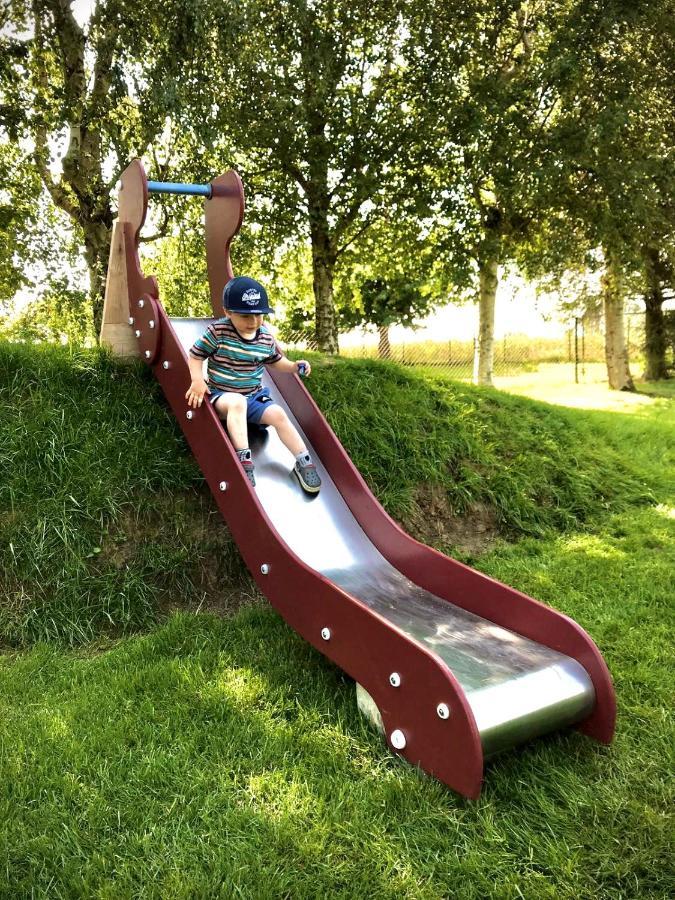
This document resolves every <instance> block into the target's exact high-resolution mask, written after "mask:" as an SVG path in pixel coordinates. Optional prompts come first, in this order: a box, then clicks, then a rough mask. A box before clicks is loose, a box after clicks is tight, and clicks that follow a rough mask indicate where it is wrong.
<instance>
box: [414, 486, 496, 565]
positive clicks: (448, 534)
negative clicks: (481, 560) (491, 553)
mask: <svg viewBox="0 0 675 900" xmlns="http://www.w3.org/2000/svg"><path fill="white" fill-rule="evenodd" d="M402 525H403V527H404V528H405V530H406V531H407V532H408V533H409V534H410V535H411V536H412V537H414V538H415V539H416V540H418V541H421V542H422V543H423V544H429V545H430V546H432V547H436V548H438V549H441V550H447V549H448V548H453V547H454V548H456V549H457V550H459V551H461V552H462V553H464V554H467V555H469V556H478V555H480V554H481V553H485V552H486V551H487V550H489V549H490V548H491V547H492V546H493V545H494V543H495V541H496V540H497V538H498V537H500V533H499V525H498V523H497V516H496V513H495V511H494V510H493V509H491V508H490V507H489V506H486V505H485V504H483V503H474V504H472V505H471V506H470V507H469V509H468V510H467V512H465V513H463V514H462V515H458V514H457V513H455V512H453V510H452V508H451V506H450V504H449V502H448V497H447V494H446V492H445V491H444V490H443V488H442V487H440V486H439V485H431V484H422V485H420V486H419V487H418V488H417V489H416V491H415V494H414V511H413V512H412V513H411V515H410V516H407V517H406V518H405V520H404V521H403V522H402Z"/></svg>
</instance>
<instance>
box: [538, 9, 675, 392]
mask: <svg viewBox="0 0 675 900" xmlns="http://www.w3.org/2000/svg"><path fill="white" fill-rule="evenodd" d="M674 12H675V8H674V7H673V4H672V2H671V0H653V2H614V3H610V4H606V3H600V2H598V3H581V2H579V3H572V4H569V10H568V16H567V19H566V27H565V28H564V29H561V30H560V33H559V35H558V39H557V41H556V44H555V47H554V50H555V57H554V59H555V63H556V67H555V70H554V74H555V76H556V82H555V86H556V90H557V92H558V94H559V97H560V103H559V108H558V110H557V113H556V119H555V127H554V129H553V144H552V149H553V152H554V156H555V159H556V161H557V166H558V169H559V172H560V176H561V177H560V178H559V179H558V180H557V182H556V183H555V184H554V185H553V190H554V191H555V197H554V198H553V199H554V202H556V203H557V205H558V209H559V213H560V215H559V217H558V221H559V222H560V223H562V230H565V231H566V232H567V234H568V235H569V234H572V235H574V237H575V239H576V245H575V246H574V245H572V246H570V245H569V244H568V245H567V246H566V248H565V250H566V251H569V255H567V253H562V254H561V253H559V254H558V262H559V263H560V262H562V264H563V265H564V264H566V263H567V262H568V261H570V260H572V259H573V258H574V257H575V258H576V259H577V260H578V259H579V258H580V256H581V255H582V254H583V253H584V251H587V250H589V249H600V250H601V251H602V257H603V259H604V265H605V273H604V277H603V286H604V289H603V300H604V308H605V320H606V336H607V345H606V356H607V365H608V375H609V381H610V386H612V387H616V388H623V389H630V387H631V386H632V379H631V375H630V372H629V370H628V364H627V359H626V353H625V345H624V342H623V336H622V328H621V318H622V312H623V303H624V298H625V296H626V294H627V285H628V284H630V283H632V282H633V281H634V276H635V274H639V276H640V281H641V288H639V290H640V291H641V292H642V294H643V296H644V298H645V305H646V315H647V319H646V332H647V374H648V376H649V377H650V378H655V377H662V375H663V374H665V344H664V340H663V330H662V315H661V306H662V303H663V287H664V285H665V284H667V283H668V282H669V281H670V282H671V283H672V278H673V260H674V259H675V256H674V254H673V249H674V248H673V238H672V235H673V231H674V226H675V204H674V203H673V193H674V188H675V180H674V172H675V168H674V165H673V163H674V162H675V159H674V157H675V151H674V148H673V140H672V135H673V133H674V132H675V102H674V101H675V90H674V87H673V79H672V58H673V52H674V51H675V39H674V38H675V35H674V32H673V25H672V23H673V13H674ZM548 243H549V246H550V241H549V242H548ZM544 259H546V253H544V254H543V256H542V257H540V259H539V260H536V258H535V259H534V262H535V266H537V265H538V266H539V267H541V264H542V260H544Z"/></svg>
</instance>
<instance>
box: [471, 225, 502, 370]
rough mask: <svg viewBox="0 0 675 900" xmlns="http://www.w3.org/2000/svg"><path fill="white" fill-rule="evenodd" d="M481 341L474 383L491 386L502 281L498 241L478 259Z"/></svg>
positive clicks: (477, 349)
mask: <svg viewBox="0 0 675 900" xmlns="http://www.w3.org/2000/svg"><path fill="white" fill-rule="evenodd" d="M478 273H479V297H478V340H477V342H476V349H475V351H474V358H473V383H474V384H492V370H493V366H494V343H495V300H496V297H497V284H498V282H499V251H498V249H497V244H496V242H490V243H489V244H488V245H487V246H486V247H484V248H483V250H482V252H481V254H480V256H479V259H478Z"/></svg>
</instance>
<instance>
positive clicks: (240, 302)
mask: <svg viewBox="0 0 675 900" xmlns="http://www.w3.org/2000/svg"><path fill="white" fill-rule="evenodd" d="M223 306H224V307H225V309H229V310H230V311H231V312H236V313H243V314H244V315H246V314H247V313H250V314H253V313H273V312H274V310H273V309H272V307H271V306H270V302H269V300H268V298H267V291H266V290H265V288H264V287H263V286H262V284H260V282H259V281H256V280H255V278H248V277H247V276H246V275H238V276H237V277H236V278H232V279H231V280H230V281H228V282H227V284H226V285H225V287H224V288H223Z"/></svg>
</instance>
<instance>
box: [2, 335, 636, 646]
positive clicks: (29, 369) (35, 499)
mask: <svg viewBox="0 0 675 900" xmlns="http://www.w3.org/2000/svg"><path fill="white" fill-rule="evenodd" d="M315 373H316V374H315V375H314V376H313V377H312V379H311V381H310V385H311V387H312V390H313V392H314V394H315V396H316V398H317V400H318V402H319V405H320V406H321V408H322V409H323V410H325V412H326V415H327V417H328V419H329V421H330V422H331V424H332V425H333V427H334V428H335V430H336V432H337V434H338V436H339V437H340V439H341V440H342V441H343V443H344V445H345V446H346V447H347V449H348V450H349V452H350V454H351V456H352V458H353V460H354V462H355V463H356V465H357V467H358V468H359V469H360V471H361V472H362V473H363V475H364V477H365V478H366V480H367V481H368V482H369V484H370V485H371V486H372V488H373V490H374V491H375V493H376V495H377V496H378V497H379V498H380V500H381V502H382V503H383V504H384V506H385V507H386V508H387V510H388V511H389V512H390V514H391V515H393V516H394V517H395V518H397V519H399V520H402V521H403V522H404V523H408V522H410V521H411V520H412V521H416V522H424V521H428V520H429V519H430V518H433V517H434V516H439V515H440V516H443V515H449V516H455V517H457V516H458V517H462V516H470V515H471V513H472V511H473V510H474V509H475V508H476V507H477V506H480V507H481V508H483V509H488V510H489V513H490V517H491V519H492V520H493V521H494V523H495V527H496V529H497V530H498V531H499V532H500V533H502V534H504V535H508V536H510V537H517V536H522V535H527V534H530V535H539V536H541V535H544V534H546V533H547V531H550V530H551V529H555V530H561V529H569V528H575V527H578V526H579V525H580V524H584V523H588V522H590V521H591V520H593V519H594V517H597V516H599V515H603V514H605V513H606V512H607V510H608V509H613V510H618V509H626V508H628V507H629V506H631V505H633V504H640V503H644V502H650V501H651V499H652V495H651V491H650V489H649V488H648V486H647V484H646V478H647V476H648V474H649V473H648V472H646V471H645V470H644V468H643V467H642V464H641V462H640V461H639V460H636V459H635V457H634V455H633V454H630V455H627V454H626V453H625V452H624V448H623V445H617V446H616V447H614V446H609V445H608V443H607V441H601V442H598V441H596V440H595V439H594V437H593V434H592V430H591V429H590V426H589V425H588V424H587V423H586V422H585V421H584V420H583V419H581V418H580V417H579V416H578V415H577V416H575V415H574V414H573V413H569V412H566V411H564V410H559V409H555V408H552V407H547V406H545V405H544V404H537V403H533V402H532V401H528V400H525V399H522V398H518V397H510V396H508V395H503V394H499V393H498V392H496V391H491V390H482V391H479V390H476V389H472V388H469V387H466V386H465V385H459V384H455V383H451V382H450V383H443V382H442V381H440V380H430V379H428V378H424V377H420V376H415V375H414V374H411V373H409V372H406V371H404V370H402V369H400V368H398V367H396V366H382V365H381V364H377V363H372V362H359V361H349V362H347V361H338V362H337V363H336V364H334V365H323V366H322V365H317V366H316V368H315ZM345 398H349V402H348V403H346V402H345ZM0 458H2V459H3V460H4V461H5V474H4V476H3V478H2V481H1V482H0V514H1V518H0V563H1V564H2V572H3V574H2V576H1V578H0V589H1V590H2V593H3V596H4V602H3V604H2V606H1V607H0V641H3V642H4V643H5V645H7V646H20V645H25V644H29V643H30V642H31V641H35V640H55V639H58V640H61V641H64V642H67V643H70V644H73V645H74V644H77V643H80V642H82V641H88V640H92V639H93V638H95V637H96V636H100V635H102V634H113V635H116V634H123V633H131V632H133V631H134V630H136V629H138V628H143V627H147V626H148V625H149V624H150V623H151V622H153V621H157V619H158V616H160V615H161V613H162V612H163V611H164V610H166V609H167V608H173V607H175V606H176V604H177V603H179V604H181V605H182V606H183V608H186V607H187V608H197V607H201V606H203V605H206V606H207V607H209V606H218V605H219V604H220V603H222V600H220V599H219V598H220V597H222V595H223V594H224V593H227V594H230V595H231V598H230V600H229V606H230V607H231V608H232V607H236V606H237V605H239V603H240V602H241V599H242V598H244V599H246V598H248V597H250V596H251V594H252V593H253V588H252V585H251V582H250V580H249V578H248V576H247V574H246V572H245V570H244V568H243V565H242V563H241V560H240V558H239V555H238V553H237V552H236V550H235V549H234V547H233V546H232V544H231V542H230V538H229V535H228V533H227V531H226V529H225V528H224V526H222V525H221V523H220V519H219V517H218V515H217V514H216V513H215V511H214V505H213V503H212V502H211V501H210V499H209V497H208V495H207V492H206V490H205V489H204V488H203V486H202V480H201V476H200V473H199V471H198V469H197V467H196V465H195V463H194V462H193V460H192V458H191V457H190V455H189V454H188V453H186V452H185V447H184V443H183V439H182V436H181V434H180V432H179V429H178V426H177V424H176V423H175V422H174V421H173V419H172V417H171V415H170V413H169V412H168V411H167V410H166V408H165V406H164V405H163V402H162V398H161V392H160V390H159V388H158V386H157V385H156V384H155V383H154V381H153V380H152V376H151V375H150V374H149V373H148V372H147V371H145V369H144V368H140V367H132V368H131V369H129V368H128V367H124V366H120V365H119V364H115V363H114V362H113V361H111V360H110V359H109V358H107V357H106V356H105V355H97V354H92V353H74V354H73V353H71V352H69V351H68V350H67V349H62V348H34V349H29V348H25V347H19V346H14V345H8V344H4V345H0ZM420 485H425V486H427V487H431V488H433V489H434V490H435V495H434V496H435V499H436V505H435V507H434V510H433V515H431V513H430V510H429V508H428V506H427V505H426V502H425V501H426V499H427V494H425V493H424V492H421V493H420ZM439 498H440V501H439ZM460 530H461V529H460ZM451 543H452V541H451V540H448V541H445V542H444V541H443V540H442V539H441V538H439V540H438V541H437V544H438V545H439V546H440V547H441V549H446V550H448V549H452V547H451V546H449V544H451Z"/></svg>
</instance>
